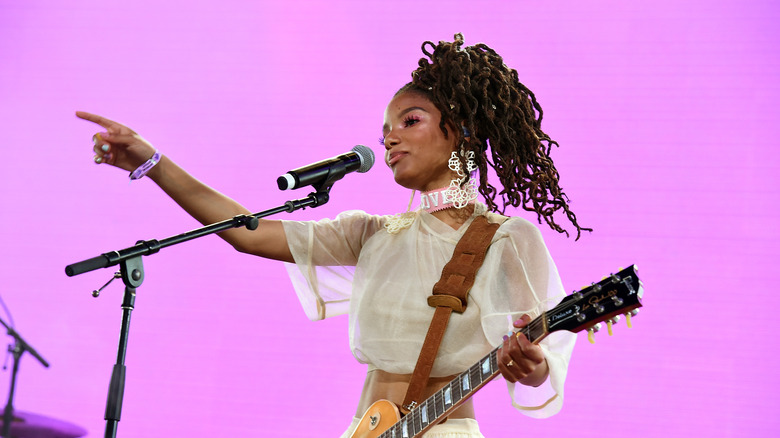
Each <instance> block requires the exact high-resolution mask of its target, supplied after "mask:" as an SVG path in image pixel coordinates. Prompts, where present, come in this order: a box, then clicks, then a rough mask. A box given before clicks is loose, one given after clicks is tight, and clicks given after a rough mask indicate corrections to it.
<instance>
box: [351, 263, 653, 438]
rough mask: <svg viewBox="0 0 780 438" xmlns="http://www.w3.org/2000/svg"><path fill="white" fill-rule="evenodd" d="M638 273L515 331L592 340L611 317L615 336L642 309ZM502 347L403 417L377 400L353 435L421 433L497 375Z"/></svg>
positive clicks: (616, 277)
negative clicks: (617, 325) (617, 328)
mask: <svg viewBox="0 0 780 438" xmlns="http://www.w3.org/2000/svg"><path fill="white" fill-rule="evenodd" d="M636 271H637V268H636V266H630V267H628V268H626V269H622V270H620V272H618V273H617V274H611V275H609V276H607V277H604V278H603V279H602V280H601V281H600V282H598V283H593V284H591V285H590V286H588V287H586V288H584V289H582V290H580V291H579V292H574V293H572V294H571V295H569V296H567V297H566V298H564V299H563V300H562V301H561V302H560V303H559V304H558V305H557V306H555V307H554V308H553V309H550V310H548V311H546V312H544V313H543V314H542V315H540V316H539V317H537V318H536V319H534V320H533V321H531V322H530V323H528V325H526V326H525V327H523V328H521V329H520V330H518V331H517V332H515V333H516V334H517V333H522V334H523V335H525V336H526V337H527V338H528V340H530V341H531V342H533V343H534V344H538V343H539V342H540V341H541V340H542V339H544V338H546V337H547V335H549V334H550V333H553V332H557V331H561V330H567V331H570V332H574V333H576V332H579V331H582V330H585V329H587V331H588V340H590V342H591V343H593V342H595V341H594V339H593V335H594V333H596V332H597V331H599V329H600V328H601V322H602V321H606V323H607V326H608V328H609V334H610V335H612V324H613V323H615V322H617V321H618V320H619V319H620V315H625V317H626V325H627V326H628V327H631V317H632V316H635V315H636V314H637V313H638V312H639V307H642V301H641V299H642V294H643V292H644V290H643V286H642V282H641V281H640V280H639V277H638V276H637V273H636ZM500 348H501V347H498V348H496V349H495V350H493V351H491V352H490V353H489V354H488V355H487V356H485V357H483V358H482V359H481V360H480V361H479V362H477V363H476V364H474V365H472V366H471V367H470V368H469V369H468V370H466V371H464V372H463V373H461V374H460V375H458V376H457V377H455V379H453V380H452V381H450V383H448V384H446V385H444V387H443V388H441V389H440V390H439V391H437V392H436V393H435V394H433V395H432V396H430V397H428V399H426V400H425V401H423V402H422V403H420V404H419V405H416V406H414V407H413V408H412V410H411V411H410V412H409V413H408V414H406V415H405V416H404V417H403V419H402V418H401V415H400V412H399V410H398V407H397V406H396V405H395V404H393V403H392V402H390V401H388V400H379V401H377V402H375V403H374V404H372V405H371V406H369V408H368V410H366V413H365V414H363V417H362V418H361V419H360V423H358V426H357V428H356V429H355V431H354V432H353V433H352V436H351V437H350V438H377V437H378V438H390V437H409V438H415V437H420V436H422V435H423V433H425V432H426V431H427V430H428V429H430V428H431V427H433V426H434V425H436V424H437V423H439V422H440V421H441V420H442V419H443V418H445V417H446V416H447V415H449V414H450V413H452V411H454V410H455V409H457V408H458V406H460V405H461V404H463V403H464V402H465V401H466V400H468V399H469V397H471V396H472V395H474V393H476V392H477V391H478V390H479V389H481V388H482V387H483V386H485V384H487V382H489V381H491V380H493V378H495V377H496V376H498V374H499V370H498V361H497V358H498V350H499V349H500Z"/></svg>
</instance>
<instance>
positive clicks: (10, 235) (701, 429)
mask: <svg viewBox="0 0 780 438" xmlns="http://www.w3.org/2000/svg"><path fill="white" fill-rule="evenodd" d="M541 3H542V2H521V1H518V2H503V1H473V0H471V1H447V2H418V1H406V0H400V1H399V0H396V1H393V2H382V3H380V2H370V1H340V2H337V1H321V2H320V1H307V2H292V1H291V2H267V1H232V0H223V1H203V0H195V1H190V2H186V3H184V2H159V1H149V0H145V1H141V0H138V1H133V2H116V1H105V0H100V1H97V0H94V1H91V0H73V1H67V2H60V1H52V0H50V1H44V0H26V1H13V0H0V148H2V152H3V153H2V156H1V157H2V158H1V160H2V164H0V168H1V170H0V224H2V227H0V228H1V229H0V242H2V263H0V278H2V282H1V283H0V296H2V298H3V300H4V301H5V302H6V303H7V305H8V307H9V308H10V309H11V313H12V315H13V318H14V321H15V323H16V328H17V329H18V331H19V332H20V333H21V334H22V335H23V336H24V337H25V338H26V340H27V341H28V342H30V343H31V344H32V345H33V346H34V347H36V348H37V349H38V350H39V352H40V353H41V354H42V355H43V356H44V357H45V358H46V359H47V360H49V361H50V362H51V363H52V366H51V368H49V369H45V368H43V367H42V366H41V365H40V364H38V363H37V361H35V360H34V359H33V358H32V356H29V355H25V357H24V358H23V359H22V362H21V371H20V374H19V380H18V388H17V397H16V407H17V408H18V409H21V410H24V411H29V412H35V413H39V414H43V415H47V416H52V417H55V418H60V419H63V420H67V421H70V422H73V423H76V424H78V425H81V426H83V427H85V428H87V429H88V430H89V431H90V434H89V436H93V437H94V436H102V434H103V429H104V425H105V422H104V421H103V413H104V406H105V399H106V392H107V386H108V380H109V376H110V372H111V366H112V365H113V363H114V362H115V359H116V345H117V338H118V333H119V323H120V316H121V309H120V308H119V305H120V302H121V295H122V287H121V284H116V283H115V284H114V285H112V286H110V287H109V289H108V290H107V291H105V292H104V293H103V295H102V296H101V297H100V298H98V299H95V298H92V296H91V295H90V291H91V290H92V289H95V288H97V287H98V286H100V285H101V284H103V283H104V282H105V281H107V280H108V278H109V277H110V275H111V273H112V272H113V270H112V269H106V270H100V271H97V272H92V273H88V274H84V275H81V276H78V277H74V278H68V277H66V276H65V274H64V272H63V269H64V267H65V265H67V264H69V263H72V262H76V261H79V260H82V259H85V258H89V257H92V256H96V255H98V254H100V253H102V252H106V251H110V250H115V249H120V248H124V247H127V246H130V245H132V244H133V243H134V242H135V241H136V240H138V239H153V238H156V239H162V238H165V237H168V236H171V235H174V234H178V233H181V232H184V231H188V230H190V229H192V228H195V227H196V226H197V224H196V223H195V221H194V220H192V219H190V218H189V217H188V216H187V215H186V214H184V213H183V212H182V211H180V210H179V209H178V207H176V206H175V205H174V204H173V203H172V202H170V201H169V200H168V199H167V198H166V197H165V196H164V195H163V194H162V193H161V191H160V190H159V189H158V188H157V187H155V186H154V185H153V184H152V183H151V181H147V180H142V181H138V182H134V183H132V184H129V183H128V179H127V175H126V173H124V172H120V171H118V170H116V169H111V168H109V167H107V166H96V165H94V164H93V163H92V161H91V160H92V153H91V141H90V138H91V136H92V134H93V133H94V132H96V131H97V130H96V129H95V128H94V127H92V126H90V124H88V123H86V122H83V121H80V120H77V119H76V118H75V117H74V115H73V112H74V111H75V110H79V109H81V110H87V111H91V112H96V113H99V114H103V115H105V116H107V117H110V118H113V119H116V120H119V121H122V122H124V123H126V124H127V125H129V126H131V127H133V128H134V129H136V130H137V131H138V132H140V133H141V134H142V135H143V136H144V137H145V138H147V139H149V140H150V141H151V142H152V143H154V144H155V145H156V146H157V147H158V148H160V149H161V150H162V151H163V152H164V153H166V154H168V155H169V156H171V157H172V158H174V159H175V160H176V161H177V162H179V163H180V164H182V165H183V166H184V167H185V168H187V169H188V170H190V171H191V172H192V173H193V174H195V175H197V176H198V177H199V178H201V179H203V180H205V181H207V182H208V183H210V184H211V185H213V186H214V187H216V188H218V189H219V190H222V191H223V192H226V193H228V194H230V195H231V196H233V197H234V198H235V199H237V200H239V201H240V202H242V203H244V204H245V205H246V206H247V207H248V208H249V209H250V210H252V211H260V210H264V209H266V208H270V207H273V206H276V205H279V204H281V203H282V202H284V201H285V200H287V199H289V198H290V197H289V196H288V195H289V194H288V193H281V192H279V191H278V190H277V189H276V185H275V179H276V177H277V176H278V175H280V174H281V173H283V172H285V171H287V170H289V169H291V168H294V167H298V166H300V165H303V164H307V163H309V162H313V161H316V160H319V159H323V158H327V157H330V156H333V155H336V154H339V153H341V152H344V151H346V150H348V149H350V148H351V147H352V146H353V145H355V144H366V145H368V146H369V147H372V148H373V149H374V150H375V151H376V152H377V153H378V154H379V153H381V151H382V149H381V147H380V146H379V145H378V144H377V143H376V138H378V137H379V135H380V126H381V122H382V113H383V111H384V107H385V105H386V103H387V101H388V100H389V98H390V97H391V95H392V94H393V92H394V91H395V90H396V89H397V88H398V87H400V86H401V85H402V84H403V83H405V82H406V81H407V80H408V79H409V77H410V76H409V74H410V72H411V70H412V69H413V68H414V67H415V65H416V62H417V60H418V59H419V58H420V56H421V52H420V50H419V47H420V45H421V43H422V42H423V41H425V40H434V41H438V40H443V39H446V40H451V39H452V35H453V34H454V33H455V32H463V33H464V35H465V37H466V43H467V44H474V43H477V42H485V43H488V44H489V45H491V46H492V47H493V48H495V49H496V50H497V51H498V52H499V53H501V54H502V55H504V58H505V61H506V62H507V64H509V65H510V66H512V67H514V68H516V69H517V70H518V71H519V74H520V77H521V80H522V81H523V82H524V83H526V84H527V85H528V86H529V87H530V88H531V89H532V90H534V92H535V93H536V94H537V96H538V97H539V99H540V101H541V103H542V105H543V107H544V110H545V128H546V131H547V132H549V133H550V134H551V135H552V137H553V138H554V139H556V140H558V141H559V142H560V144H561V148H560V149H559V150H556V151H555V152H554V158H555V160H556V163H557V165H558V169H559V170H560V172H561V174H562V184H563V187H564V189H565V190H566V191H567V193H568V194H569V195H570V197H571V198H572V199H573V207H574V208H575V211H576V212H577V214H578V215H579V218H580V219H581V222H582V223H583V224H584V225H587V226H592V227H593V228H595V230H596V231H595V232H594V233H592V234H591V235H586V236H584V237H583V238H582V239H581V240H580V241H579V242H576V243H575V242H574V241H573V239H566V238H565V237H563V236H561V235H557V234H556V233H554V232H551V231H549V230H547V229H543V230H542V231H543V233H544V235H545V238H546V241H547V243H548V245H549V248H550V251H551V252H552V254H553V256H554V257H555V259H556V261H557V263H558V265H559V269H560V271H561V273H562V278H563V280H564V284H565V285H566V287H567V289H569V290H574V289H579V288H580V287H582V286H584V285H585V284H588V283H590V282H591V281H594V280H597V279H599V278H600V277H601V276H602V275H605V274H607V273H609V272H613V271H615V270H616V269H617V268H618V267H620V266H626V265H629V264H632V263H636V264H638V265H639V267H640V269H641V271H640V273H641V276H642V279H643V280H644V282H645V287H646V294H645V300H644V303H645V306H646V307H645V309H644V310H643V311H642V312H641V313H640V316H639V317H637V318H636V319H635V324H634V328H633V329H630V330H629V329H627V328H626V327H625V325H624V324H620V326H619V327H617V328H616V334H615V336H613V337H612V338H608V337H606V336H598V339H597V343H596V345H593V346H591V345H589V344H588V343H587V340H586V338H585V336H584V335H580V336H579V339H578V345H577V347H576V348H575V352H574V356H573V359H572V362H571V367H570V372H569V380H568V381H567V389H566V402H565V404H564V408H563V411H562V412H561V413H560V414H559V415H557V416H555V417H553V418H551V419H548V420H543V421H537V420H531V419H528V418H526V417H524V416H523V415H521V414H519V413H517V412H514V411H513V410H512V408H511V406H510V405H509V400H508V396H507V395H506V393H505V389H504V385H503V384H502V383H501V382H494V383H493V384H491V385H489V386H488V387H487V388H485V390H484V391H483V392H481V393H480V394H478V395H477V399H478V401H477V403H478V405H477V409H478V416H479V418H480V420H481V423H482V429H483V432H484V433H485V434H486V435H487V436H489V437H504V436H510V432H511V433H523V434H529V435H527V436H532V435H534V434H541V433H543V434H545V435H546V436H556V435H557V436H573V435H574V434H575V433H576V434H577V436H580V437H601V436H623V435H625V434H626V433H629V434H630V435H631V436H632V437H655V436H669V437H670V436H675V437H676V436H686V437H688V436H747V435H748V434H751V435H752V436H769V435H771V434H772V433H776V432H775V431H776V429H777V428H778V426H779V425H780V420H779V419H778V418H780V417H778V415H777V410H778V407H780V396H778V395H777V394H778V389H780V377H778V376H780V374H779V373H777V372H776V370H777V365H776V362H777V360H778V358H779V356H780V353H778V342H777V340H776V337H775V334H774V333H773V328H774V324H772V323H773V322H774V319H775V318H774V312H775V310H776V309H777V308H778V305H780V294H778V293H777V291H776V290H774V288H773V287H772V286H774V284H775V283H776V282H775V281H774V277H775V276H776V275H777V272H778V268H777V262H778V253H779V252H780V250H778V246H779V245H778V244H779V243H780V227H778V225H777V217H778V199H780V197H778V189H777V186H778V182H779V181H778V172H780V166H778V156H779V155H780V152H778V150H779V148H778V143H777V138H778V134H780V133H779V132H778V125H779V124H778V115H780V114H779V111H778V109H777V108H778V106H777V101H778V98H780V87H779V86H778V84H780V81H779V80H778V73H780V57H778V47H780V45H779V43H780V37H779V35H780V34H779V33H778V32H777V30H776V26H777V23H778V21H779V20H780V7H778V6H777V5H776V2H772V1H734V0H729V1H720V2H715V3H713V2H711V1H692V0H691V1H677V0H675V1H668V0H666V1H654V2H624V1H598V2H582V1H553V2H543V3H544V5H541ZM773 29H775V30H773ZM299 194H300V196H304V195H305V194H306V192H301V193H295V194H294V195H295V196H297V195H299ZM408 196H409V194H408V192H407V191H406V190H403V189H401V188H399V187H397V186H395V185H394V184H393V182H392V179H391V175H390V172H389V171H388V170H387V169H386V168H384V167H383V166H382V165H381V163H380V165H377V166H375V169H373V170H372V171H371V172H369V173H367V174H365V175H357V174H353V175H349V176H348V177H347V178H345V179H344V180H343V181H341V182H339V183H338V184H337V185H336V187H335V188H334V190H333V192H332V201H331V203H330V204H328V205H326V206H324V207H322V208H320V209H317V210H313V211H311V210H307V211H305V212H302V213H301V214H296V215H295V216H294V217H295V218H300V219H307V218H319V217H333V216H335V215H336V214H337V213H338V212H339V211H341V210H344V209H363V210H366V211H370V212H374V213H394V212H398V211H400V210H402V209H404V208H405V207H406V203H407V200H408ZM514 214H520V215H524V216H525V217H528V218H530V219H532V220H534V218H533V217H531V216H529V215H527V214H526V213H523V212H514ZM287 217H289V218H292V217H290V216H287ZM144 262H145V268H146V275H147V277H146V281H145V283H144V284H143V286H142V287H141V288H140V289H139V293H138V298H137V301H136V304H137V306H136V310H135V312H134V313H133V321H132V328H131V333H130V345H129V351H128V359H127V366H128V381H127V389H126V393H125V398H124V402H125V403H124V411H123V417H122V421H121V422H120V424H119V436H126V437H147V436H187V437H206V436H209V437H213V436H289V437H311V436H332V437H335V436H338V434H340V433H341V432H342V431H343V429H344V428H345V427H346V425H347V423H348V422H349V420H350V418H351V417H352V415H353V414H354V409H355V406H356V403H357V398H358V395H359V390H360V387H361V384H362V381H363V377H364V367H363V366H361V365H359V364H357V363H356V362H355V361H354V360H353V358H352V356H351V354H350V352H349V349H348V345H347V336H346V330H347V327H346V322H347V321H346V318H335V319H333V320H328V321H322V322H317V323H314V322H309V321H308V320H307V319H306V318H305V316H304V314H303V312H302V311H301V309H300V307H299V304H298V302H297V299H296V297H295V294H294V293H293V291H292V288H291V286H290V284H289V281H288V279H287V277H286V275H285V272H284V268H283V267H282V266H281V265H280V264H278V263H275V262H271V261H265V260H260V259H255V258H252V257H250V256H245V255H240V254H238V253H235V252H234V251H233V250H232V249H231V248H230V247H228V246H227V245H225V244H223V243H222V241H221V240H219V239H218V238H216V237H213V236H212V237H210V238H206V239H201V240H199V241H195V242H190V243H187V244H183V245H180V246H177V247H173V248H169V249H166V250H164V251H163V252H161V253H160V254H158V255H155V256H153V257H146V258H145V259H144ZM2 317H3V319H6V320H7V315H5V314H4V313H2ZM7 339H10V338H7ZM9 363H10V362H9ZM9 380H10V371H6V372H5V373H2V374H0V401H2V403H3V404H4V402H5V397H4V396H5V394H7V389H8V381H9Z"/></svg>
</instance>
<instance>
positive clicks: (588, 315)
mask: <svg viewBox="0 0 780 438" xmlns="http://www.w3.org/2000/svg"><path fill="white" fill-rule="evenodd" d="M636 271H637V268H636V265H632V266H629V267H628V268H625V269H623V270H621V271H620V272H618V273H616V274H611V275H609V276H607V277H604V278H603V279H602V280H601V281H599V282H598V283H593V284H591V285H590V286H588V287H586V288H584V289H582V290H580V291H578V292H574V293H573V294H571V295H569V296H567V297H566V298H565V299H564V300H563V301H561V303H560V304H558V305H557V306H555V308H554V309H551V310H549V311H547V315H546V316H547V321H546V322H547V324H546V325H547V331H548V333H552V332H555V331H559V330H568V331H570V332H579V331H582V330H584V329H588V334H589V339H590V340H591V342H593V338H592V335H593V333H594V332H596V331H598V329H599V328H600V324H598V323H600V322H602V321H607V324H608V325H609V330H610V334H612V323H613V322H617V320H618V319H619V318H620V315H625V316H626V322H627V324H628V326H629V327H630V326H631V316H633V315H636V312H638V310H637V309H638V308H639V307H642V293H643V290H642V282H641V281H640V280H639V277H638V276H637V273H636Z"/></svg>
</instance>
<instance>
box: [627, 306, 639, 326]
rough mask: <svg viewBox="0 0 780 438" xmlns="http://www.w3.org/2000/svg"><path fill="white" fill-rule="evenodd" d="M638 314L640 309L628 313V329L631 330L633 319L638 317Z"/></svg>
mask: <svg viewBox="0 0 780 438" xmlns="http://www.w3.org/2000/svg"><path fill="white" fill-rule="evenodd" d="M637 313H639V309H634V310H632V311H630V312H628V313H626V327H628V328H631V317H632V316H636V314H637Z"/></svg>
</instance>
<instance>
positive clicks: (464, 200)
mask: <svg viewBox="0 0 780 438" xmlns="http://www.w3.org/2000/svg"><path fill="white" fill-rule="evenodd" d="M463 131H464V135H465V133H466V132H468V131H467V130H466V128H465V127H464V128H463ZM460 155H463V151H461V154H460ZM448 166H449V168H450V170H452V171H453V172H455V174H456V175H457V176H458V177H457V178H453V179H452V181H450V187H449V188H448V189H447V191H446V192H445V193H446V194H447V197H449V198H450V201H452V204H453V207H455V208H463V207H465V206H467V205H469V204H471V203H473V202H474V201H476V200H477V186H476V182H475V180H474V177H473V176H474V175H472V173H473V172H474V171H475V170H477V163H476V162H475V161H474V151H468V152H467V153H466V173H464V172H463V169H462V168H461V164H460V156H459V154H458V153H457V152H455V151H452V156H451V157H450V160H449V162H448Z"/></svg>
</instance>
